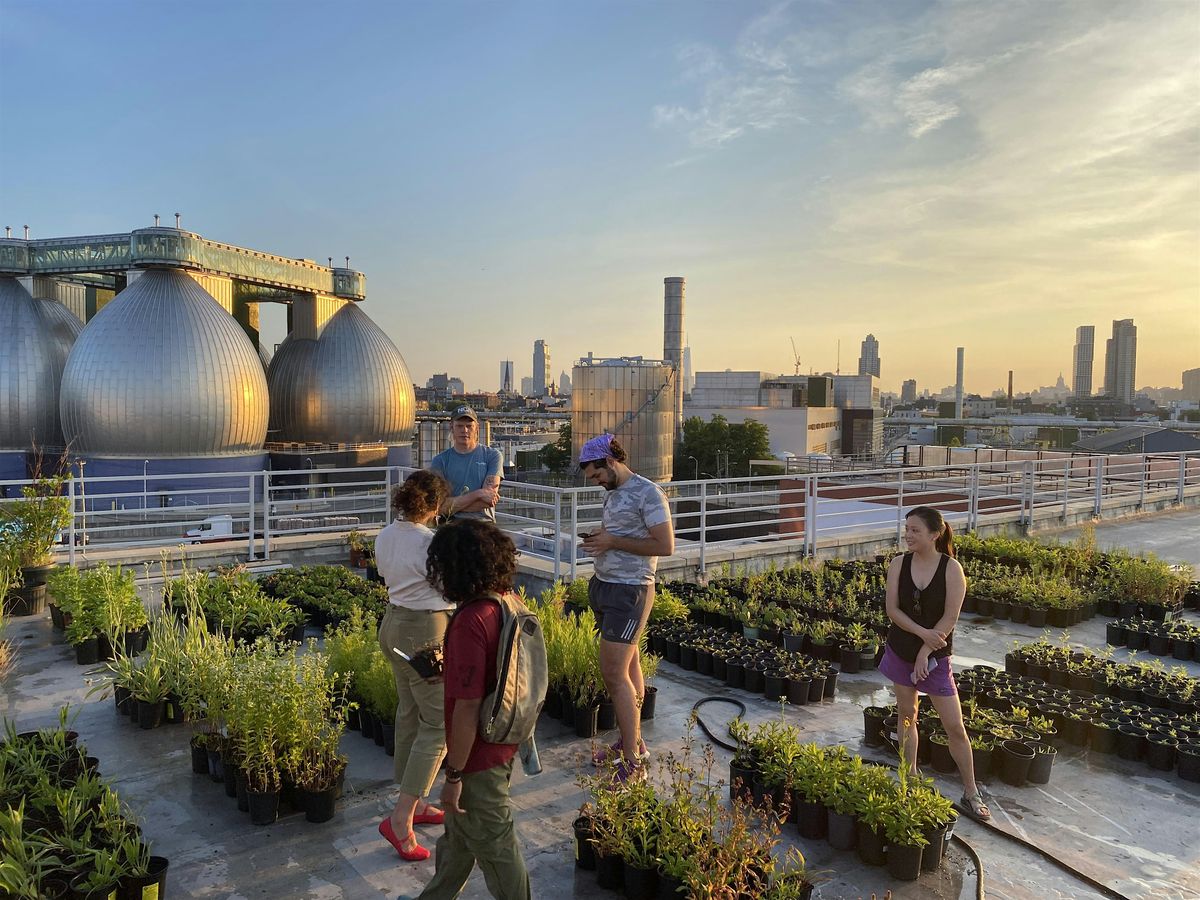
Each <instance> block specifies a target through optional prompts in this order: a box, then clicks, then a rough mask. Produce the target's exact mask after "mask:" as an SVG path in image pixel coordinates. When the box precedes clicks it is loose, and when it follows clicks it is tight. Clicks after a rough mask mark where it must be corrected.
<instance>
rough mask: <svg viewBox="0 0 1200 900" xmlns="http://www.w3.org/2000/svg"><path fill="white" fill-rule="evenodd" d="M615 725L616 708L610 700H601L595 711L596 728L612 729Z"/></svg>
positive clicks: (602, 729) (601, 729)
mask: <svg viewBox="0 0 1200 900" xmlns="http://www.w3.org/2000/svg"><path fill="white" fill-rule="evenodd" d="M616 727H617V708H616V707H615V706H613V704H612V701H611V700H601V701H600V707H599V710H598V712H597V713H596V728H597V729H599V730H600V731H612V730H613V729H614V728H616Z"/></svg>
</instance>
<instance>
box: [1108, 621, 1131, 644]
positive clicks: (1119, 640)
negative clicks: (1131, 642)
mask: <svg viewBox="0 0 1200 900" xmlns="http://www.w3.org/2000/svg"><path fill="white" fill-rule="evenodd" d="M1128 636H1129V630H1128V629H1127V628H1126V627H1125V626H1124V625H1120V624H1118V623H1117V622H1109V623H1108V624H1107V625H1106V626H1104V640H1105V643H1107V644H1109V645H1110V646H1113V647H1124V646H1125V641H1126V640H1127V639H1128Z"/></svg>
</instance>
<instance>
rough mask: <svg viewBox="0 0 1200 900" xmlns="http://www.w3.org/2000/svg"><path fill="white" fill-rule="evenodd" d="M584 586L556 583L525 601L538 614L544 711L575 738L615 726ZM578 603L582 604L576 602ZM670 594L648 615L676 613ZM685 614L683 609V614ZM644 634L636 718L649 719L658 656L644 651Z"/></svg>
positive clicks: (660, 598) (655, 692) (653, 703)
mask: <svg viewBox="0 0 1200 900" xmlns="http://www.w3.org/2000/svg"><path fill="white" fill-rule="evenodd" d="M586 590H587V583H586V582H585V581H583V580H582V579H578V580H577V581H576V582H575V583H574V584H571V585H566V584H562V583H559V584H557V585H555V586H553V587H551V588H549V589H547V590H545V591H543V592H542V593H541V594H540V595H539V596H538V597H537V598H536V599H532V598H527V603H528V605H529V607H530V609H532V610H533V611H534V612H536V613H537V616H538V620H539V621H540V623H541V626H542V636H543V638H544V639H545V642H546V671H547V677H548V679H549V685H550V687H549V690H548V691H547V693H546V703H545V706H544V707H543V711H544V712H545V713H546V715H547V716H549V717H550V718H552V719H560V720H562V722H563V724H564V725H566V726H568V727H571V728H574V729H575V734H576V736H578V737H585V738H590V737H595V735H596V734H597V733H599V732H601V731H610V730H612V729H613V728H616V727H617V721H616V713H615V711H614V709H613V704H612V699H611V698H610V697H609V696H608V693H607V691H606V690H605V687H604V679H603V678H602V677H601V675H600V657H599V648H598V639H597V635H598V632H597V629H596V617H595V615H594V614H593V613H592V611H591V610H590V609H588V608H587V607H586ZM580 601H582V602H580ZM677 603H678V601H673V600H672V598H671V597H670V595H669V594H668V595H667V596H666V597H663V596H656V597H655V608H654V610H653V611H652V613H651V615H652V616H655V617H658V618H662V617H664V616H671V615H674V614H676V612H677V610H676V608H675V606H674V605H673V604H677ZM684 613H685V614H686V610H684ZM647 647H648V642H647V640H646V637H645V635H644V634H643V637H642V641H641V644H640V645H639V647H638V652H639V654H640V657H641V665H642V675H643V677H644V678H645V680H646V682H647V684H646V693H645V697H644V699H643V702H642V708H641V718H642V719H643V720H649V719H653V718H654V712H655V707H656V703H657V697H658V688H656V687H655V686H654V685H652V684H649V681H650V680H651V679H652V678H653V677H654V676H655V674H657V672H658V664H659V658H658V657H657V656H655V655H654V654H652V653H649V652H648V650H647Z"/></svg>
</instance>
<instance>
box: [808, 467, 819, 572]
mask: <svg viewBox="0 0 1200 900" xmlns="http://www.w3.org/2000/svg"><path fill="white" fill-rule="evenodd" d="M818 477H819V476H816V475H808V476H806V477H805V479H804V537H805V543H806V544H807V545H808V546H807V555H808V556H810V557H812V556H816V555H817V496H816V490H817V478H818Z"/></svg>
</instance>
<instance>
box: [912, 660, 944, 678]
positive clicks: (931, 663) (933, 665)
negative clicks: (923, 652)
mask: <svg viewBox="0 0 1200 900" xmlns="http://www.w3.org/2000/svg"><path fill="white" fill-rule="evenodd" d="M937 665H938V661H937V657H936V656H931V657H929V671H928V672H926V673H925V677H926V678H928V677H929V675H930V673H932V672H933V670H934V669H936V668H937ZM920 680H921V679H919V678H917V670H916V669H913V673H912V683H913V684H916V683H917V682H918V681H920Z"/></svg>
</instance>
